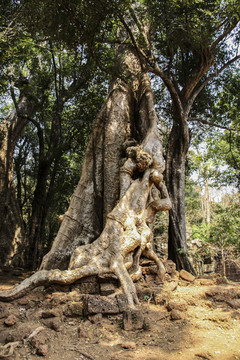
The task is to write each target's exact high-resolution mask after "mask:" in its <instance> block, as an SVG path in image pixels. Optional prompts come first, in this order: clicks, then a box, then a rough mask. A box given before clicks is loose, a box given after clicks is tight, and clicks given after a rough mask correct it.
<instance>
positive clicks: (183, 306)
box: [167, 300, 188, 311]
mask: <svg viewBox="0 0 240 360" xmlns="http://www.w3.org/2000/svg"><path fill="white" fill-rule="evenodd" d="M187 308H188V306H187V302H186V301H185V300H180V301H178V300H170V301H169V302H168V304H167V309H168V310H169V311H171V310H179V311H186V310H187Z"/></svg>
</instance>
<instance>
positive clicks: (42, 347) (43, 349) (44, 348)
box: [37, 344, 48, 356]
mask: <svg viewBox="0 0 240 360" xmlns="http://www.w3.org/2000/svg"><path fill="white" fill-rule="evenodd" d="M47 353H48V346H47V345H46V344H45V345H39V347H38V348H37V355H40V356H46V355H47Z"/></svg>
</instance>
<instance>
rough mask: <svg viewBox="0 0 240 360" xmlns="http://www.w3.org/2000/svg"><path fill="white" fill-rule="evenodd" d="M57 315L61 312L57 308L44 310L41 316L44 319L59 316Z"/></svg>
mask: <svg viewBox="0 0 240 360" xmlns="http://www.w3.org/2000/svg"><path fill="white" fill-rule="evenodd" d="M57 316H60V312H59V310H56V309H51V310H43V311H42V313H41V317H42V318H43V319H48V318H51V317H57Z"/></svg>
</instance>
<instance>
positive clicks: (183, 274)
mask: <svg viewBox="0 0 240 360" xmlns="http://www.w3.org/2000/svg"><path fill="white" fill-rule="evenodd" d="M179 276H180V278H181V279H183V280H185V281H189V282H193V281H194V280H195V276H193V275H192V274H190V273H189V272H188V271H186V270H183V269H182V270H181V271H180V273H179Z"/></svg>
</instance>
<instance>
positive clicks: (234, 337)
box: [0, 274, 240, 360]
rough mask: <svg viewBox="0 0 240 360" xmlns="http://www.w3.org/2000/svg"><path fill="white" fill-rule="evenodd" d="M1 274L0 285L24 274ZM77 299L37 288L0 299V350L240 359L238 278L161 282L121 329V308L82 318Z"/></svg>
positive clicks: (65, 359)
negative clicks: (137, 325)
mask: <svg viewBox="0 0 240 360" xmlns="http://www.w3.org/2000/svg"><path fill="white" fill-rule="evenodd" d="M6 275H7V274H5V276H3V274H2V276H0V289H3V288H5V289H6V288H9V287H11V286H12V285H13V283H15V282H16V281H17V280H21V278H22V277H23V276H22V277H21V274H18V275H17V276H16V274H15V276H12V275H11V276H10V275H9V276H6ZM174 284H175V286H176V289H175V290H174V291H173V290H172V289H173V288H174V287H175V286H173V285H174ZM152 285H153V286H154V289H155V290H156V284H152ZM78 300H79V299H78V293H77V292H76V291H72V292H59V291H58V292H50V291H46V290H44V289H43V288H38V289H36V290H35V291H33V292H32V293H31V294H29V295H28V296H26V297H24V298H22V299H19V300H16V301H14V302H12V303H9V304H6V303H1V302H0V343H1V348H0V354H2V355H3V354H5V355H6V354H10V356H9V357H8V359H19V360H20V359H21V360H22V359H29V360H31V359H38V358H39V357H45V358H46V359H48V360H70V359H71V360H85V359H90V360H128V359H132V360H147V359H148V360H176V359H179V360H194V359H196V360H197V359H200V360H201V359H209V360H211V359H217V360H237V359H239V360H240V284H237V283H231V284H216V280H211V279H210V280H206V279H204V280H200V279H197V280H195V281H194V282H193V283H188V282H184V281H177V282H176V281H175V282H174V283H168V286H167V287H165V288H164V289H163V288H160V287H159V291H158V292H156V291H155V296H154V297H153V298H152V300H151V302H150V301H149V296H145V297H144V299H143V300H142V312H143V313H144V317H145V318H146V323H145V326H144V328H143V329H140V330H135V331H126V330H124V329H123V321H122V314H116V315H106V316H102V315H101V314H98V315H94V316H89V317H88V318H86V317H85V318H83V317H82V316H80V315H78V314H77V312H78V307H77V306H78V304H80V303H79V302H78ZM73 309H75V310H74V311H73ZM70 310H71V311H70ZM11 353H12V355H11ZM0 358H2V357H1V355H0Z"/></svg>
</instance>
